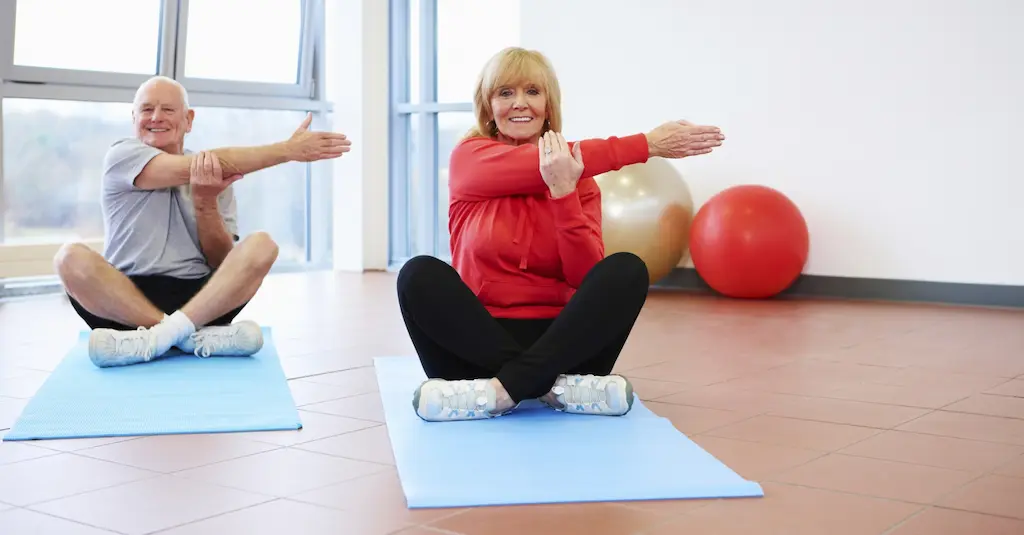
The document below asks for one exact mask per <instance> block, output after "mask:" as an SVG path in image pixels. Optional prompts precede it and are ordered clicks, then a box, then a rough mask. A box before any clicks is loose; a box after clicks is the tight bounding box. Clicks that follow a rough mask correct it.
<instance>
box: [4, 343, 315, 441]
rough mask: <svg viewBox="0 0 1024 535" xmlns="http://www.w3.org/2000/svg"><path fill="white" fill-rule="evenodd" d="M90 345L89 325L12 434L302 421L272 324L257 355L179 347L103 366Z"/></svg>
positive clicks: (183, 430)
mask: <svg viewBox="0 0 1024 535" xmlns="http://www.w3.org/2000/svg"><path fill="white" fill-rule="evenodd" d="M88 348H89V333H88V331H84V332H82V333H81V334H80V335H79V338H78V343H76V344H75V346H74V347H73V348H72V349H71V350H70V351H69V352H68V354H67V356H65V357H64V360H63V361H62V362H61V363H60V364H59V365H58V366H57V369H56V370H54V371H53V373H52V374H50V377H49V378H47V380H46V382H45V383H43V386H42V387H41V388H40V389H39V391H38V392H37V393H36V395H35V396H34V397H33V398H32V399H31V400H30V401H29V402H28V405H27V406H26V407H25V409H24V410H23V411H22V413H21V416H20V417H19V418H18V420H17V421H16V422H15V423H14V427H12V428H11V430H10V431H9V432H8V433H7V434H6V435H5V436H4V440H5V441H12V440H36V439H58V438H92V437H119V436H143V435H170V434H192V433H221V432H232V431H280V430H295V429H299V428H301V427H302V422H301V421H300V419H299V413H298V410H297V409H296V408H295V402H294V400H293V399H292V394H291V390H289V389H288V380H287V378H286V377H285V375H284V371H283V370H282V369H281V362H280V360H279V359H278V357H277V351H276V350H275V348H274V343H273V338H272V337H271V332H270V329H269V328H266V327H264V328H263V348H262V349H261V350H260V351H259V352H257V353H256V354H255V355H253V356H251V357H216V356H215V357H210V358H199V357H196V356H195V355H188V354H182V353H181V352H180V351H177V350H174V351H175V353H174V354H169V355H168V356H165V357H163V358H160V359H156V360H153V361H151V362H148V363H144V364H134V365H131V366H123V367H115V368H97V367H96V366H95V365H93V363H92V362H91V361H90V360H89V353H88V350H89V349H88Z"/></svg>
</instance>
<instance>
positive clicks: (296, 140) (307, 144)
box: [285, 113, 352, 162]
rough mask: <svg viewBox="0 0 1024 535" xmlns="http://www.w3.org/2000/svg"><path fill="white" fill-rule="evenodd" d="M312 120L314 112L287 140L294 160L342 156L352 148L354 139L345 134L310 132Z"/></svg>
mask: <svg viewBox="0 0 1024 535" xmlns="http://www.w3.org/2000/svg"><path fill="white" fill-rule="evenodd" d="M311 122H313V114H312V113H308V114H306V118H305V120H303V121H302V124H301V125H299V128H298V129H297V130H295V133H294V134H292V137H291V138H290V139H289V140H288V141H287V142H285V143H286V146H287V147H288V153H289V157H290V159H291V160H292V161H295V162H315V161H317V160H329V159H334V158H340V157H341V155H342V154H345V153H346V152H348V151H350V150H352V141H351V140H349V139H348V137H347V136H345V134H340V133H336V132H310V131H309V125H310V123H311Z"/></svg>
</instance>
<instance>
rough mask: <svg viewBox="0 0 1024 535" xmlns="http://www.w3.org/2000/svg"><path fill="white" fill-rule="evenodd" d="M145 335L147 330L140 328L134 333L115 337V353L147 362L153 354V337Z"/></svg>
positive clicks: (129, 332)
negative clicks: (140, 358) (139, 358)
mask: <svg viewBox="0 0 1024 535" xmlns="http://www.w3.org/2000/svg"><path fill="white" fill-rule="evenodd" d="M147 334H148V329H146V328H145V327H141V326H140V327H139V328H137V329H136V330H135V332H131V331H124V334H123V335H122V336H115V337H114V341H115V343H116V353H117V354H118V355H130V356H133V357H142V358H144V359H146V360H149V358H150V356H151V355H152V354H153V347H152V346H153V337H152V336H147Z"/></svg>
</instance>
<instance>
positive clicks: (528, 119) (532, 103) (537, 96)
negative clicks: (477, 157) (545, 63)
mask: <svg viewBox="0 0 1024 535" xmlns="http://www.w3.org/2000/svg"><path fill="white" fill-rule="evenodd" d="M491 109H492V110H493V111H494V123H495V124H497V125H498V138H499V139H503V140H504V141H507V142H512V143H513V144H516V145H520V144H523V143H536V142H537V140H538V139H540V136H541V134H543V132H544V121H545V119H547V95H545V94H544V92H543V91H542V90H541V88H540V86H538V85H537V84H533V83H524V84H522V85H519V86H515V87H512V86H505V87H500V88H498V90H497V91H496V92H495V94H494V96H493V97H492V98H491Z"/></svg>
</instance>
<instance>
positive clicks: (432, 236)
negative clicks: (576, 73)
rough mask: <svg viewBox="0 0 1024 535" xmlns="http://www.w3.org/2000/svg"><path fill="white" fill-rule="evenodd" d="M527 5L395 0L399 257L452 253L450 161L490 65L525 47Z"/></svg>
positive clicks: (394, 241) (394, 224) (395, 239)
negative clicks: (524, 11) (493, 59)
mask: <svg viewBox="0 0 1024 535" xmlns="http://www.w3.org/2000/svg"><path fill="white" fill-rule="evenodd" d="M519 13H520V10H519V2H518V1H514V0H512V1H509V0H501V1H499V0H391V45H392V49H391V50H392V51H391V95H392V96H391V101H392V113H391V117H392V119H391V121H392V124H391V162H392V165H391V206H390V211H391V251H390V256H391V262H392V263H393V264H399V263H402V262H404V261H405V260H407V259H409V258H411V257H413V256H416V255H419V254H430V255H434V256H438V257H441V258H449V257H450V255H451V253H450V248H449V244H448V239H449V235H448V160H449V156H450V155H451V151H452V149H453V148H454V147H455V144H456V143H457V142H458V141H459V139H460V138H461V137H462V136H463V135H464V134H465V133H466V132H467V131H468V130H469V129H470V127H471V126H472V125H473V124H475V122H476V119H475V118H474V115H473V103H472V102H473V90H474V84H475V83H476V79H477V76H479V73H480V71H481V69H483V66H484V64H485V63H486V62H487V60H488V59H490V57H491V56H493V55H494V54H495V53H497V52H498V51H500V50H501V49H503V48H505V47H508V46H518V45H519V42H520V39H519V33H520V29H519V28H520V24H519Z"/></svg>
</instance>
